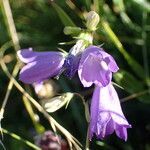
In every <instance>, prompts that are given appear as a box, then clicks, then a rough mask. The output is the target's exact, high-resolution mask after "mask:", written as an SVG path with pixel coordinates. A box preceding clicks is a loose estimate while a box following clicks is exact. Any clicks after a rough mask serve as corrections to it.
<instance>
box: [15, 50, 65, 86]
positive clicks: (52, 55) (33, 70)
mask: <svg viewBox="0 0 150 150" xmlns="http://www.w3.org/2000/svg"><path fill="white" fill-rule="evenodd" d="M17 54H18V57H19V59H20V60H21V61H22V62H24V63H26V65H25V66H24V67H23V68H22V69H21V71H20V76H19V79H20V80H21V81H22V82H24V83H27V84H33V83H35V82H37V83H39V82H41V81H43V80H45V79H47V78H50V77H53V76H57V75H58V74H59V73H60V72H61V69H62V67H63V64H64V61H65V55H64V54H63V53H62V52H54V51H53V52H34V51H32V48H29V49H23V50H20V51H18V53H17Z"/></svg>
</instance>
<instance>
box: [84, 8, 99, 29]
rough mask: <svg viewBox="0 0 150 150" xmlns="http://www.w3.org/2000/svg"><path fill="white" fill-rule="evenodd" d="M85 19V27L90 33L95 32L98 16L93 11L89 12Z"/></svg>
mask: <svg viewBox="0 0 150 150" xmlns="http://www.w3.org/2000/svg"><path fill="white" fill-rule="evenodd" d="M85 19H86V27H87V28H88V29H89V30H91V31H95V30H96V27H97V25H98V23H99V21H100V18H99V15H98V14H97V13H96V12H95V11H90V12H89V13H88V14H87V16H86V17H85Z"/></svg>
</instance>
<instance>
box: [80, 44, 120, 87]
mask: <svg viewBox="0 0 150 150" xmlns="http://www.w3.org/2000/svg"><path fill="white" fill-rule="evenodd" d="M118 69H119V68H118V66H117V64H116V62H115V60H114V58H113V57H112V56H111V55H109V54H108V53H106V52H105V51H104V50H103V49H102V48H100V47H97V46H89V47H88V48H86V49H85V50H84V52H83V53H82V56H81V60H80V63H79V68H78V75H79V78H80V80H81V82H82V84H83V86H84V87H90V86H91V85H92V84H93V83H94V84H96V85H98V86H107V85H108V84H109V83H110V81H111V79H112V72H117V71H118Z"/></svg>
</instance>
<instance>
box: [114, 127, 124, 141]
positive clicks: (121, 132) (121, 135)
mask: <svg viewBox="0 0 150 150" xmlns="http://www.w3.org/2000/svg"><path fill="white" fill-rule="evenodd" d="M115 132H116V134H117V136H118V137H119V138H121V139H123V140H125V141H127V128H126V127H124V126H120V125H116V129H115Z"/></svg>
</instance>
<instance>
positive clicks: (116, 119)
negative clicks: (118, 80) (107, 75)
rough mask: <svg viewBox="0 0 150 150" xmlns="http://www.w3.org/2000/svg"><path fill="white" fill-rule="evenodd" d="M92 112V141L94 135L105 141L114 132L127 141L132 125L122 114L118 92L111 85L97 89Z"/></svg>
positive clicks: (90, 132)
mask: <svg viewBox="0 0 150 150" xmlns="http://www.w3.org/2000/svg"><path fill="white" fill-rule="evenodd" d="M90 111H91V116H90V118H91V119H90V130H89V138H90V140H91V139H92V137H93V136H94V134H95V135H96V136H97V137H98V138H99V139H103V138H105V137H106V136H108V135H110V134H112V133H113V132H114V131H115V132H116V134H117V136H118V137H119V138H121V139H123V140H125V141H126V140H127V128H131V125H129V123H128V121H127V120H126V118H125V116H124V114H123V112H122V109H121V106H120V101H119V98H118V95H117V92H116V91H115V89H114V87H113V86H112V84H111V83H110V84H109V85H107V86H106V87H99V86H96V87H95V91H94V93H93V97H92V101H91V108H90Z"/></svg>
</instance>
